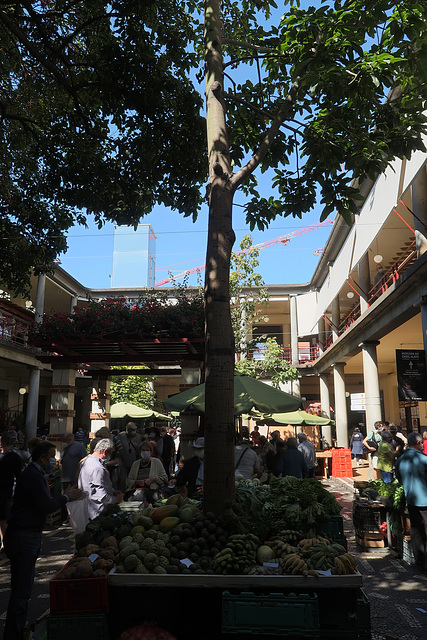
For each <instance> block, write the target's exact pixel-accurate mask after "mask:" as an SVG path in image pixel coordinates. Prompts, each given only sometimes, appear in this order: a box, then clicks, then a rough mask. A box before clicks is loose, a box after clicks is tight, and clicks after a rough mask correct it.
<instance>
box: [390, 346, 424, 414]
mask: <svg viewBox="0 0 427 640" xmlns="http://www.w3.org/2000/svg"><path fill="white" fill-rule="evenodd" d="M396 368H397V389H398V394H399V401H400V402H404V401H405V400H406V401H408V400H412V401H420V400H427V374H426V357H425V352H424V350H422V349H411V350H406V349H396Z"/></svg>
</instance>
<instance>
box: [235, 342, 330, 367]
mask: <svg viewBox="0 0 427 640" xmlns="http://www.w3.org/2000/svg"><path fill="white" fill-rule="evenodd" d="M266 351H267V349H263V348H255V349H249V352H248V357H249V358H251V359H252V360H264V359H265V354H266ZM318 357H319V347H318V346H317V345H316V346H309V347H298V363H299V364H305V363H307V362H314V361H315V360H317V358H318ZM279 358H281V359H282V360H287V362H292V350H291V347H283V350H282V353H281V355H280V356H279Z"/></svg>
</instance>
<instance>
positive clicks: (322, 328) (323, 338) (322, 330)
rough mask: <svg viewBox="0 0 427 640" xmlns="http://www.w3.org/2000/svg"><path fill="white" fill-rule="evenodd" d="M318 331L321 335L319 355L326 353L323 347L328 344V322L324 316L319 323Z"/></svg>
mask: <svg viewBox="0 0 427 640" xmlns="http://www.w3.org/2000/svg"><path fill="white" fill-rule="evenodd" d="M317 330H318V333H319V353H320V354H322V353H323V351H324V348H323V345H324V344H325V342H326V335H327V334H326V322H325V318H324V317H323V316H322V317H321V318H320V319H319V322H318V323H317Z"/></svg>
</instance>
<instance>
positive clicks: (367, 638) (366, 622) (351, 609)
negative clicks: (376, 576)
mask: <svg viewBox="0 0 427 640" xmlns="http://www.w3.org/2000/svg"><path fill="white" fill-rule="evenodd" d="M324 609H325V611H323V614H326V615H323V620H322V619H321V629H322V632H321V634H320V635H321V638H322V640H371V605H370V602H369V599H368V597H367V595H366V593H365V592H364V591H363V589H357V590H356V591H355V592H354V595H353V594H352V595H350V594H349V593H347V594H346V596H345V598H344V600H339V601H338V602H337V601H336V600H335V604H333V603H332V602H331V608H330V610H329V611H328V608H327V607H324Z"/></svg>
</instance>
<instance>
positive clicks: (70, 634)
mask: <svg viewBox="0 0 427 640" xmlns="http://www.w3.org/2000/svg"><path fill="white" fill-rule="evenodd" d="M77 638H78V640H109V634H108V624H107V618H106V617H105V615H103V614H98V615H86V616H79V615H71V616H70V615H69V616H48V618H47V640H76V639H77Z"/></svg>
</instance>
